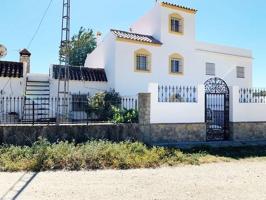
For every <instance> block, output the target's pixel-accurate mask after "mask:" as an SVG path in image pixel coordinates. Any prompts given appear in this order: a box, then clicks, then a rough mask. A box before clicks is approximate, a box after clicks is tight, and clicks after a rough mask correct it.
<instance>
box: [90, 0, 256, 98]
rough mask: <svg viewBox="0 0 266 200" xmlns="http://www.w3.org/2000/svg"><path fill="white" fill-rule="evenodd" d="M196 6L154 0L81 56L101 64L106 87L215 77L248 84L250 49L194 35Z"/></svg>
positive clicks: (133, 90) (138, 87) (129, 90)
mask: <svg viewBox="0 0 266 200" xmlns="http://www.w3.org/2000/svg"><path fill="white" fill-rule="evenodd" d="M196 13H197V10H195V9H191V8H187V7H183V6H179V5H175V4H170V3H166V2H158V3H156V5H155V7H154V8H153V9H152V10H151V11H149V12H148V13H147V14H146V15H144V16H143V17H141V18H140V19H139V20H138V21H137V22H136V23H134V24H133V25H132V26H131V28H130V31H128V32H126V31H120V30H113V29H112V30H111V31H110V33H109V34H108V35H107V36H106V37H105V38H104V39H103V41H102V42H101V43H100V44H99V45H98V47H97V48H96V49H95V50H94V51H93V52H92V53H91V54H89V55H88V56H87V60H86V63H85V67H94V66H95V67H101V68H103V69H105V71H106V75H107V78H108V88H113V89H115V90H116V91H117V92H119V93H120V94H122V95H136V94H137V93H139V92H147V91H148V84H149V83H151V82H155V83H159V84H169V85H198V84H204V82H205V81H206V80H208V79H210V78H211V77H220V78H222V79H223V80H225V82H226V83H227V85H228V86H240V87H251V86H252V61H253V58H252V52H251V51H250V50H246V49H240V48H233V47H227V46H222V45H215V44H208V43H204V42H198V41H196V31H195V27H196V24H195V18H196Z"/></svg>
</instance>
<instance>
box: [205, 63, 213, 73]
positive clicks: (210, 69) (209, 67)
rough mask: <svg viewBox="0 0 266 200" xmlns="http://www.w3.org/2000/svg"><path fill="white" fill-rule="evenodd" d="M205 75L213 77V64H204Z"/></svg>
mask: <svg viewBox="0 0 266 200" xmlns="http://www.w3.org/2000/svg"><path fill="white" fill-rule="evenodd" d="M206 75H209V76H215V64H214V63H206Z"/></svg>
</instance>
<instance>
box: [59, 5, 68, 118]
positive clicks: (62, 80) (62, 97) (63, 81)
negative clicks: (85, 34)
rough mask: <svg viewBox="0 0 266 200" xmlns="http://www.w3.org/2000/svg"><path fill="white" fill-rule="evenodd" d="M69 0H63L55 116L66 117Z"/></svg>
mask: <svg viewBox="0 0 266 200" xmlns="http://www.w3.org/2000/svg"><path fill="white" fill-rule="evenodd" d="M69 53H70V0H63V11H62V29H61V43H60V51H59V62H60V66H59V69H58V70H59V72H58V103H57V115H59V116H57V117H60V119H61V118H63V119H64V120H67V119H68V113H69V112H68V111H69V109H68V108H69V56H70V55H69Z"/></svg>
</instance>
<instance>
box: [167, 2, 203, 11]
mask: <svg viewBox="0 0 266 200" xmlns="http://www.w3.org/2000/svg"><path fill="white" fill-rule="evenodd" d="M162 5H165V6H172V7H176V8H180V9H184V10H187V11H190V12H194V13H196V12H197V11H198V10H196V9H194V8H188V7H186V6H181V5H177V4H173V3H168V2H165V1H164V2H162Z"/></svg>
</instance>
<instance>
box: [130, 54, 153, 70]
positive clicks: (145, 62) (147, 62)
mask: <svg viewBox="0 0 266 200" xmlns="http://www.w3.org/2000/svg"><path fill="white" fill-rule="evenodd" d="M134 57H135V71H137V72H151V53H150V52H149V51H147V50H146V49H139V50H137V51H135V54H134Z"/></svg>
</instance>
